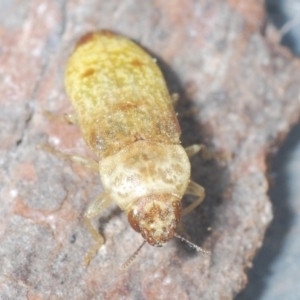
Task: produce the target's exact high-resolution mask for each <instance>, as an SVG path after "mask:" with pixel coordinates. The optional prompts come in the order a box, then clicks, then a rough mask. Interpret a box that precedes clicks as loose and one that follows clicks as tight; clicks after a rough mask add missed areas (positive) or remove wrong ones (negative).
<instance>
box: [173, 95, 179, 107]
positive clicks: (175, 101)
mask: <svg viewBox="0 0 300 300" xmlns="http://www.w3.org/2000/svg"><path fill="white" fill-rule="evenodd" d="M178 100H179V94H177V93H173V94H172V95H171V101H172V103H173V105H174V106H175V105H176V104H177V102H178Z"/></svg>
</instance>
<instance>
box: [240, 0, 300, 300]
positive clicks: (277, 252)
mask: <svg viewBox="0 0 300 300" xmlns="http://www.w3.org/2000/svg"><path fill="white" fill-rule="evenodd" d="M265 5H266V10H267V13H268V18H269V22H272V23H273V24H274V25H275V26H276V27H277V28H278V30H279V32H280V35H281V43H282V44H283V45H284V46H286V47H288V48H290V49H291V51H292V52H293V53H294V54H295V55H297V56H300V0H266V3H265ZM270 177H271V181H272V185H271V187H270V191H269V196H270V198H271V201H272V203H273V213H274V219H273V221H272V223H271V225H270V227H269V229H268V231H267V233H266V236H265V239H264V243H263V247H262V248H261V250H260V251H259V253H258V254H257V256H256V258H255V259H254V262H253V268H252V269H251V270H250V271H249V283H248V285H247V287H246V289H245V290H244V291H242V292H241V293H240V294H239V295H238V296H237V297H236V300H250V299H251V300H254V299H255V300H277V299H278V300H279V299H280V300H299V299H300V283H299V278H300V123H299V124H297V125H296V126H295V127H294V128H293V130H292V131H291V132H290V134H289V135H288V137H287V138H286V140H285V142H284V144H283V145H282V146H281V148H280V149H279V151H278V153H277V154H276V156H275V157H274V159H273V160H272V169H271V173H270Z"/></svg>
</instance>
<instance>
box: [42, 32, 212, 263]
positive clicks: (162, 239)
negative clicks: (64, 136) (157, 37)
mask: <svg viewBox="0 0 300 300" xmlns="http://www.w3.org/2000/svg"><path fill="white" fill-rule="evenodd" d="M65 85H66V90H67V94H68V95H69V97H70V99H71V102H72V105H73V107H74V109H75V113H76V114H75V115H68V119H69V120H70V121H71V122H73V123H77V124H78V125H79V126H80V129H81V132H82V135H83V138H84V140H85V142H86V143H87V145H88V146H89V147H90V148H91V149H92V150H93V151H94V152H95V153H96V154H97V156H98V157H99V163H97V162H95V161H92V160H89V159H87V158H83V157H80V156H77V155H67V154H63V153H61V152H59V151H57V150H55V149H53V148H51V147H50V146H44V149H45V150H47V151H49V152H52V153H54V154H56V155H59V156H61V157H64V158H68V159H71V160H72V161H75V162H79V163H81V164H83V165H85V166H86V167H88V168H90V169H92V170H96V171H99V172H100V177H101V181H102V184H103V187H104V189H105V192H104V193H102V194H101V195H100V196H99V197H98V198H97V199H96V200H94V202H93V203H92V204H91V205H90V206H89V208H88V209H87V211H86V213H85V216H84V218H85V223H86V226H87V228H88V230H89V232H90V233H91V235H92V236H93V237H94V239H95V241H96V244H95V246H94V247H93V248H92V249H91V251H90V252H89V253H88V255H87V257H86V260H85V263H86V264H88V263H89V262H90V260H91V259H92V257H93V256H94V254H95V253H96V252H97V250H98V249H99V247H100V246H101V245H102V244H103V243H104V238H103V237H102V235H101V234H100V233H99V232H98V231H97V230H96V229H95V228H94V227H93V226H92V224H91V222H90V220H91V218H93V217H95V216H97V215H98V214H99V213H100V212H101V211H102V210H104V209H105V208H106V207H107V206H108V205H109V204H110V203H111V202H113V201H115V202H116V203H117V205H118V206H119V207H120V208H121V210H122V211H124V212H125V213H126V215H127V217H128V221H129V224H130V225H131V227H132V228H133V229H134V230H135V231H137V232H139V233H140V234H141V235H142V237H143V239H144V242H143V244H142V245H141V246H140V247H139V249H140V248H141V247H142V246H143V245H144V244H145V243H146V242H147V243H149V244H150V245H152V246H162V245H164V244H165V243H166V242H167V241H168V240H170V239H171V238H172V237H173V236H175V237H178V238H180V239H182V240H185V239H183V238H182V237H181V236H180V235H179V234H178V233H176V231H175V229H176V225H177V223H178V222H179V220H180V218H181V217H182V216H184V215H186V214H188V213H189V212H190V211H192V210H193V209H194V208H195V207H196V206H198V205H199V204H200V203H201V202H202V200H203V198H204V195H205V193H204V189H203V188H202V187H201V186H200V185H198V184H197V183H195V182H193V181H191V180H190V169H191V167H190V162H189V157H190V156H192V155H194V154H195V153H197V152H198V151H199V150H200V149H201V148H202V147H203V146H201V145H193V146H191V147H188V148H186V149H184V148H183V147H182V146H181V144H180V140H179V138H180V133H181V131H180V127H179V124H178V120H177V117H176V114H175V111H174V107H173V101H172V97H171V96H170V95H169V93H168V89H167V86H166V83H165V80H164V78H163V75H162V73H161V71H160V69H159V68H158V66H157V64H156V61H155V60H154V59H152V58H151V57H150V56H149V55H148V54H147V53H146V52H145V51H144V50H143V49H141V48H140V47H139V46H138V45H136V44H135V43H133V42H132V41H130V40H129V39H126V38H124V37H122V36H119V35H116V34H114V33H112V32H110V31H105V30H103V31H99V32H95V33H90V34H87V35H85V36H84V37H82V38H81V39H80V41H79V42H78V44H77V46H76V49H75V50H74V52H73V54H72V55H71V57H70V58H69V61H68V63H67V68H66V73H65ZM184 194H190V195H194V196H197V200H196V201H194V202H193V203H192V204H190V205H189V206H187V207H186V208H184V209H183V210H182V209H181V199H182V197H183V195H184ZM186 242H187V243H188V244H189V245H191V246H192V247H194V248H195V249H196V250H198V251H202V252H206V251H204V250H202V249H201V248H200V247H198V246H196V245H194V244H192V243H190V242H188V241H186ZM139 249H138V250H137V251H136V252H135V253H134V254H133V255H132V256H131V257H130V258H129V260H128V261H127V262H126V263H125V264H124V265H125V266H126V265H128V264H129V263H130V262H131V261H132V259H133V258H134V257H135V256H136V254H137V252H138V251H139Z"/></svg>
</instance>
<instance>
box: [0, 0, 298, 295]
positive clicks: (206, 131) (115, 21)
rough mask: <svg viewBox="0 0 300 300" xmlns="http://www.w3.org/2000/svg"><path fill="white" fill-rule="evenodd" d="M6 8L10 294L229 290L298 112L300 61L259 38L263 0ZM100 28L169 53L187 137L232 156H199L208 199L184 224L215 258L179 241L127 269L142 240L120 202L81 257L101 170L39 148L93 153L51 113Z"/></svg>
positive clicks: (167, 63)
mask: <svg viewBox="0 0 300 300" xmlns="http://www.w3.org/2000/svg"><path fill="white" fill-rule="evenodd" d="M2 2H3V3H2ZM0 3H1V4H2V5H3V6H2V7H3V8H2V10H1V16H2V17H1V18H0V20H1V23H0V26H1V27H0V40H1V42H0V47H1V49H0V50H1V54H0V78H1V83H2V84H1V85H0V95H1V96H0V111H1V114H0V147H1V149H0V165H1V168H0V182H1V185H0V195H1V196H0V197H1V198H0V200H1V209H0V220H1V221H0V234H1V244H0V245H1V246H0V264H1V271H0V287H1V288H0V298H1V299H209V300H211V299H232V298H233V297H234V295H236V294H237V293H238V292H239V291H240V290H241V289H242V288H243V287H244V286H245V284H246V282H247V278H246V274H245V271H246V270H247V268H249V267H250V266H251V261H252V259H253V256H254V255H255V253H256V251H257V249H258V248H259V247H260V246H261V242H262V239H263V236H264V232H265V230H266V227H267V226H268V224H269V222H270V220H271V218H272V212H271V205H270V203H269V199H268V197H267V195H266V193H267V190H268V184H267V179H266V172H267V164H266V158H267V157H268V156H269V155H270V154H271V153H273V151H274V149H276V147H277V146H278V143H279V141H280V140H282V139H283V138H284V137H285V135H286V134H287V132H288V131H289V130H290V128H291V126H292V125H293V124H294V123H295V122H296V121H298V120H299V115H300V101H299V91H300V70H299V61H298V60H296V59H294V58H293V57H292V55H291V54H290V53H289V52H288V51H287V50H286V49H283V48H281V47H279V46H278V45H277V44H276V42H274V41H273V39H270V38H269V37H268V35H267V36H266V35H264V34H263V33H262V32H263V25H264V15H263V3H262V1H250V0H249V1H233V0H228V1H227V2H226V1H221V0H214V1H211V0H205V1H192V0H189V1H179V0H177V1H162V0H156V1H80V0H78V1H68V2H67V1H60V2H57V1H49V0H48V1H47V0H39V1H38V0H34V1H21V2H20V1H11V2H9V3H8V2H7V1H0ZM102 28H106V29H109V30H113V31H117V32H119V33H121V34H124V35H126V36H128V37H130V38H132V39H134V40H136V41H138V42H139V43H140V44H141V45H143V46H144V47H146V48H147V49H148V50H149V51H150V52H151V53H152V54H153V55H154V56H156V57H157V58H158V59H159V61H160V64H161V65H162V69H163V72H164V74H165V76H166V78H167V81H168V84H169V88H170V91H171V92H179V93H180V95H181V100H180V103H179V107H178V109H179V111H181V112H184V111H186V110H187V109H189V108H191V107H194V108H195V107H196V108H198V112H197V113H196V114H194V115H192V116H187V117H184V118H182V119H181V126H182V130H183V135H182V140H183V144H184V145H191V144H193V143H197V142H203V143H205V144H206V145H208V147H209V148H210V150H211V151H212V152H214V153H217V154H218V157H221V158H222V159H219V160H213V161H203V160H202V159H201V158H200V156H196V157H195V158H193V160H192V164H193V179H194V180H195V181H196V182H199V183H201V184H203V186H204V187H205V188H206V191H207V197H206V200H205V202H204V204H203V205H202V206H201V207H199V208H197V209H196V211H194V212H193V213H191V215H190V216H187V217H186V218H185V219H184V224H185V228H186V231H187V234H188V235H189V236H190V239H191V240H192V241H193V242H194V243H196V244H198V245H201V246H202V247H203V248H205V249H208V250H210V251H211V252H212V255H211V256H206V255H203V254H198V253H195V252H194V250H192V249H190V248H189V247H188V246H187V245H185V244H182V243H181V242H179V241H176V240H174V241H171V242H170V243H168V245H166V246H165V247H163V248H153V247H151V246H148V245H147V246H145V247H144V248H143V249H142V250H141V253H140V254H139V256H138V257H137V258H136V260H135V261H134V262H133V263H132V265H131V267H130V268H128V269H127V270H125V271H121V270H120V269H119V267H120V266H121V264H122V263H124V261H125V260H126V259H127V258H128V256H129V255H130V254H132V253H133V252H134V251H135V249H136V248H137V247H138V245H139V244H140V243H141V242H142V238H141V237H140V236H139V235H138V234H137V233H136V232H134V231H133V230H132V229H131V228H130V227H129V225H128V222H127V220H126V217H125V216H124V214H123V213H121V212H120V210H119V209H118V208H116V207H114V206H112V207H111V208H109V209H108V210H107V211H105V212H104V213H103V214H102V215H101V216H100V217H99V218H98V219H96V220H95V224H97V222H99V228H100V230H101V231H103V233H104V235H105V237H106V243H105V245H104V246H103V247H102V248H101V249H100V250H99V252H98V254H97V256H96V257H95V258H94V260H93V261H92V262H91V264H90V266H89V267H87V268H85V267H83V266H82V264H81V263H82V261H83V258H84V255H85V254H86V252H87V251H88V250H89V249H90V247H91V245H92V244H93V240H92V238H91V236H90V235H89V234H88V232H87V230H86V229H85V227H84V225H83V222H82V216H83V213H84V210H85V208H86V207H87V205H88V203H89V202H90V201H91V200H92V199H93V198H94V197H96V196H97V195H98V194H99V193H100V192H101V184H100V182H99V179H98V176H97V174H91V173H90V172H88V171H86V170H84V169H83V168H82V167H80V166H76V165H73V164H70V163H69V162H65V161H62V160H61V159H59V158H57V157H53V156H51V155H50V154H48V153H43V152H42V151H39V150H37V149H36V145H38V144H43V143H47V142H49V143H51V144H53V145H55V146H56V147H57V148H59V149H62V150H64V151H66V152H71V153H79V154H84V155H89V156H91V155H92V154H91V153H89V152H88V150H87V149H86V146H85V145H84V143H83V141H82V139H81V137H80V133H79V130H78V129H77V128H76V127H74V126H71V125H66V124H63V123H62V122H60V121H51V120H49V119H47V118H46V117H45V115H44V114H43V111H44V110H49V111H52V112H54V113H55V114H58V115H61V114H62V113H64V112H67V111H70V109H71V108H70V104H69V102H68V100H67V97H66V95H65V92H64V87H63V72H64V66H65V62H66V59H67V57H68V56H69V54H70V52H71V51H72V49H73V47H74V46H75V44H76V42H77V41H78V39H79V38H80V37H81V36H82V35H83V34H85V33H87V32H89V31H93V30H98V29H102ZM161 61H163V62H164V63H162V62H161ZM188 201H190V199H185V203H187V202H188ZM209 228H211V230H209Z"/></svg>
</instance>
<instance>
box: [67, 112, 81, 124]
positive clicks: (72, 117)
mask: <svg viewBox="0 0 300 300" xmlns="http://www.w3.org/2000/svg"><path fill="white" fill-rule="evenodd" d="M64 118H65V120H67V122H69V123H71V124H73V125H78V118H77V116H76V114H75V113H73V114H71V113H66V114H64Z"/></svg>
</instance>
